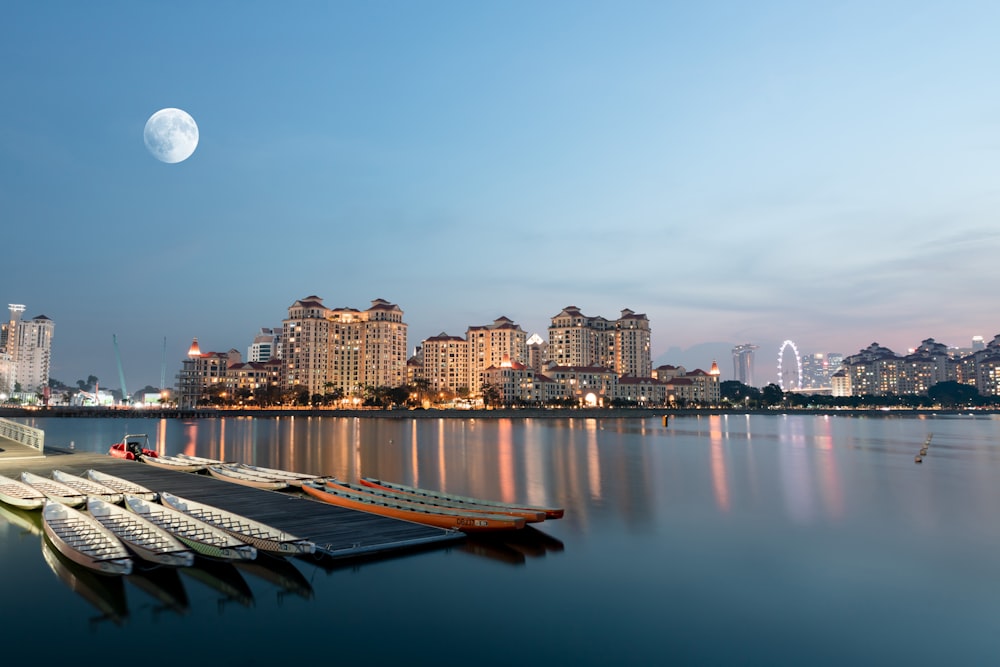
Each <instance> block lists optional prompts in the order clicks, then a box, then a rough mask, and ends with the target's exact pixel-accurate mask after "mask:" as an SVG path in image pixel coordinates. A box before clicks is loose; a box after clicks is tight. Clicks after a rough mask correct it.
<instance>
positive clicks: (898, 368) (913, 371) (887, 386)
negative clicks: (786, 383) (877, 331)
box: [834, 335, 1000, 396]
mask: <svg viewBox="0 0 1000 667" xmlns="http://www.w3.org/2000/svg"><path fill="white" fill-rule="evenodd" d="M998 367H1000V335H998V336H997V337H995V338H994V339H993V340H992V341H990V343H988V344H986V345H985V346H984V347H983V349H981V350H977V351H975V352H970V353H969V354H966V355H964V356H957V355H955V354H954V352H953V350H951V349H949V348H948V347H947V346H945V345H943V344H941V343H937V342H936V341H935V340H934V339H933V338H928V339H926V340H924V341H923V342H922V343H921V344H920V346H919V347H917V348H916V349H914V350H913V351H912V352H911V353H910V354H907V355H906V356H902V357H901V356H899V355H897V354H895V353H894V352H893V351H892V350H890V349H888V348H885V347H882V346H881V345H879V344H878V343H872V344H871V345H869V346H868V347H867V348H866V349H864V350H861V351H860V352H859V353H858V354H855V355H851V356H849V357H846V358H845V359H844V365H843V370H844V372H845V373H846V375H847V378H846V380H841V381H840V385H839V389H835V393H834V395H835V396H836V395H841V394H837V393H836V391H849V392H850V393H849V395H851V396H864V395H869V394H871V395H875V396H885V395H890V394H891V395H917V396H925V395H927V393H928V391H929V390H930V388H931V387H933V386H934V385H935V384H937V383H939V382H947V381H956V382H960V383H963V384H969V385H973V386H975V387H976V389H977V391H979V393H980V394H981V395H984V396H997V395H1000V385H998V377H997V369H998Z"/></svg>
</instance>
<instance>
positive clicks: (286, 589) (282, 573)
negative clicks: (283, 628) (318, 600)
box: [236, 557, 315, 602]
mask: <svg viewBox="0 0 1000 667" xmlns="http://www.w3.org/2000/svg"><path fill="white" fill-rule="evenodd" d="M236 568H237V569H239V570H242V571H243V572H246V573H247V574H250V575H253V576H255V577H257V578H258V579H263V580H264V581H266V582H268V583H269V584H272V585H274V586H277V587H278V589H279V590H278V602H281V601H282V600H283V599H284V597H285V595H289V594H290V595H297V596H299V597H301V598H305V599H306V600H312V599H313V596H314V595H315V591H314V590H313V587H312V584H310V583H309V580H308V579H306V577H305V575H303V574H302V572H300V571H299V568H297V567H295V565H293V564H292V563H291V561H289V559H287V558H273V557H264V558H258V559H256V560H251V561H243V562H239V563H236Z"/></svg>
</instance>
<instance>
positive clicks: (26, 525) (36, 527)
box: [0, 503, 43, 537]
mask: <svg viewBox="0 0 1000 667" xmlns="http://www.w3.org/2000/svg"><path fill="white" fill-rule="evenodd" d="M0 518H2V519H4V520H5V521H6V522H7V523H9V524H11V525H12V526H17V527H18V528H20V529H21V537H23V536H25V535H31V536H32V537H39V536H41V534H42V532H43V531H42V513H41V512H38V511H34V512H32V511H29V510H22V509H18V508H17V507H11V506H9V505H5V504H3V503H0Z"/></svg>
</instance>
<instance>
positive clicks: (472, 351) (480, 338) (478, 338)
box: [465, 317, 528, 396]
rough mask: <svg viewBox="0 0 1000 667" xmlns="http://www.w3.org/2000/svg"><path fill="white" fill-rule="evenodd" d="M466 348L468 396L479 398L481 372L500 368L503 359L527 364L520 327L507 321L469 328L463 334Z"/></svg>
mask: <svg viewBox="0 0 1000 667" xmlns="http://www.w3.org/2000/svg"><path fill="white" fill-rule="evenodd" d="M465 338H466V341H468V345H469V379H468V385H467V386H468V388H469V392H470V394H472V395H474V396H478V395H479V394H480V390H481V387H482V382H483V371H485V370H486V369H487V368H490V367H491V366H497V367H499V366H500V364H501V363H502V362H503V361H504V359H508V360H510V361H516V362H517V363H519V364H524V363H525V362H526V361H527V360H528V347H527V345H528V340H527V339H528V336H527V334H526V333H525V331H524V329H522V328H521V326H520V325H519V324H515V323H514V322H513V321H511V320H510V319H508V318H507V317H498V318H497V319H496V320H494V321H493V324H488V325H485V326H470V327H469V328H468V330H467V331H466V334H465Z"/></svg>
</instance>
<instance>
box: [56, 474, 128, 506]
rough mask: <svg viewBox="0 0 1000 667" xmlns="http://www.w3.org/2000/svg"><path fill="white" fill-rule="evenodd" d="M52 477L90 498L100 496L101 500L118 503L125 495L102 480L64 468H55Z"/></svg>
mask: <svg viewBox="0 0 1000 667" xmlns="http://www.w3.org/2000/svg"><path fill="white" fill-rule="evenodd" d="M52 478H53V479H54V480H56V481H57V482H60V483H62V484H65V485H66V486H68V487H71V488H74V489H76V490H77V491H79V492H80V493H82V494H84V495H86V496H87V497H88V498H100V499H101V500H104V501H107V502H109V503H115V504H117V503H120V502H121V501H122V498H123V497H124V496H122V494H121V492H120V491H117V490H115V489H112V488H110V487H108V486H105V485H103V484H101V483H100V482H95V481H94V480H92V479H87V478H86V477H78V476H76V475H70V474H69V473H65V472H63V471H62V470H53V471H52Z"/></svg>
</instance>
